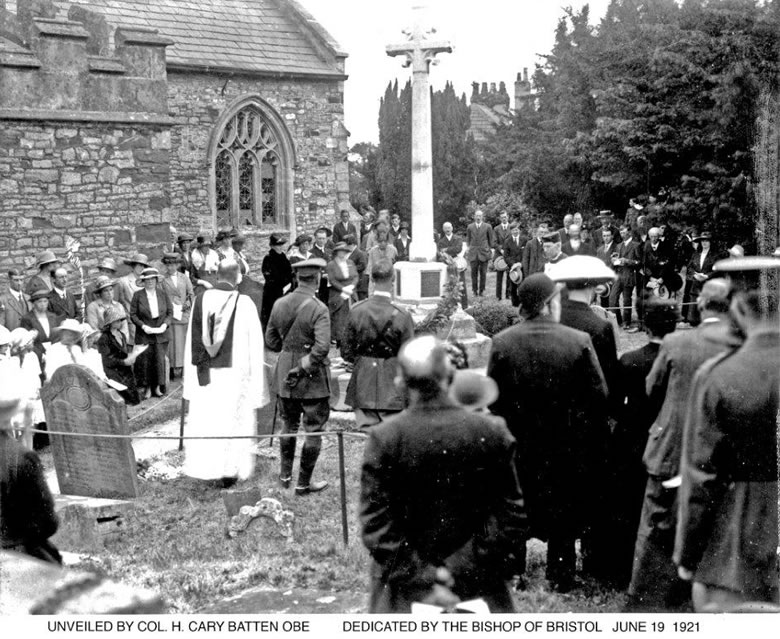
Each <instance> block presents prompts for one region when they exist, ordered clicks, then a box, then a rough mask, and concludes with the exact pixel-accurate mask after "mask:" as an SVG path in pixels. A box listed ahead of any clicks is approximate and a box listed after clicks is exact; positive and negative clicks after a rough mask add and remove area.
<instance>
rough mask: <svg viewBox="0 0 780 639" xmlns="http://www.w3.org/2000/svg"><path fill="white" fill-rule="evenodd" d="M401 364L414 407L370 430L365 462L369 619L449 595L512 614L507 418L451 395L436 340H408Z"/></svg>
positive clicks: (513, 485) (516, 520)
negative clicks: (466, 404)
mask: <svg viewBox="0 0 780 639" xmlns="http://www.w3.org/2000/svg"><path fill="white" fill-rule="evenodd" d="M398 363H399V366H398V374H397V376H396V378H395V385H396V387H397V389H398V392H399V393H400V394H402V395H404V396H406V397H408V400H409V406H408V408H407V409H406V410H404V411H403V412H401V413H399V414H398V415H396V416H394V417H391V418H390V419H388V420H387V421H384V422H382V423H381V424H377V425H376V426H374V427H372V428H370V429H369V431H368V435H369V438H368V442H367V443H366V447H365V452H364V456H363V468H362V474H361V490H360V522H361V524H362V534H363V543H364V544H365V546H366V548H367V549H368V552H369V553H370V554H371V557H372V559H373V564H372V566H371V576H370V583H371V586H370V587H371V594H370V601H369V612H371V613H375V614H387V613H409V612H411V609H412V604H414V603H415V602H424V603H425V602H427V601H430V600H431V599H433V600H434V601H436V599H437V598H438V599H443V598H444V596H445V595H446V596H447V598H448V599H449V601H451V602H456V601H458V599H462V600H469V599H474V598H477V597H481V598H482V599H483V600H484V602H485V603H486V604H487V606H488V608H489V610H490V612H491V613H511V612H515V605H514V601H513V598H512V593H511V591H510V588H509V581H510V579H511V578H512V575H513V574H514V572H515V566H516V561H515V557H514V556H513V552H514V551H515V549H516V543H517V540H518V539H523V538H525V533H526V517H525V512H524V507H523V494H522V492H521V490H520V486H519V485H518V481H517V474H516V470H515V465H514V454H515V440H514V438H513V437H512V436H511V435H510V433H509V431H508V430H507V427H506V424H505V422H504V420H503V419H496V418H494V417H487V416H485V415H481V414H479V413H476V412H473V411H469V410H467V409H466V408H463V407H461V406H458V405H457V404H455V403H454V402H453V401H452V400H451V399H450V398H449V397H448V391H449V389H450V385H451V383H452V378H453V374H454V370H453V368H452V364H451V363H450V360H449V357H448V354H447V350H446V348H445V345H444V344H443V343H442V342H441V341H439V340H437V339H436V338H435V337H433V336H430V335H427V336H423V337H418V338H416V339H413V340H411V341H409V342H407V343H406V344H405V345H404V346H403V347H402V349H401V351H400V353H399V357H398ZM437 595H440V596H439V597H437Z"/></svg>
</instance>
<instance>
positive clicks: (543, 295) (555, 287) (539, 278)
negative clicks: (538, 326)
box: [517, 273, 561, 317]
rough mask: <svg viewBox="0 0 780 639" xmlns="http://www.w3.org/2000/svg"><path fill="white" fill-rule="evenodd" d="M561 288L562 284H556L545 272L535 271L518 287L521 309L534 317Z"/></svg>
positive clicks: (528, 315) (525, 313)
mask: <svg viewBox="0 0 780 639" xmlns="http://www.w3.org/2000/svg"><path fill="white" fill-rule="evenodd" d="M560 290H561V287H560V284H556V283H555V282H553V281H552V280H551V279H550V278H549V277H547V276H546V275H545V274H544V273H534V274H532V275H529V276H528V277H526V278H525V279H524V280H523V282H522V284H520V286H519V287H518V289H517V297H518V298H519V299H520V309H521V310H522V311H523V314H524V315H526V316H527V317H533V316H535V315H536V314H538V313H539V311H540V310H542V308H543V307H544V305H545V304H547V302H549V301H550V300H551V299H552V298H553V297H555V295H556V293H558V292H559V291H560Z"/></svg>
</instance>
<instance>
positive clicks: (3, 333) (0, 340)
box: [0, 324, 11, 346]
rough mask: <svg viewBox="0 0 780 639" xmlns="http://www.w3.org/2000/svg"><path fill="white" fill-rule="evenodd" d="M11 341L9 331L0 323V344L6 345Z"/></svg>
mask: <svg viewBox="0 0 780 639" xmlns="http://www.w3.org/2000/svg"><path fill="white" fill-rule="evenodd" d="M10 343H11V331H9V330H8V329H7V328H6V327H5V326H3V325H2V324H0V346H8V345H9V344H10Z"/></svg>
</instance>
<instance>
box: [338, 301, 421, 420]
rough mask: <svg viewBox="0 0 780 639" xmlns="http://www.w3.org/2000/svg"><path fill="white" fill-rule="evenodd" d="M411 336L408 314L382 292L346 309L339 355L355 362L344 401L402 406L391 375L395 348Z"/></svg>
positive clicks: (366, 405)
mask: <svg viewBox="0 0 780 639" xmlns="http://www.w3.org/2000/svg"><path fill="white" fill-rule="evenodd" d="M412 337H414V322H413V321H412V316H411V315H410V314H409V312H408V311H407V310H405V309H403V308H401V307H400V306H396V305H395V304H393V303H392V301H391V300H390V298H388V297H385V296H384V295H373V296H371V297H370V298H368V299H367V300H363V301H362V302H358V303H357V304H355V305H354V306H353V307H352V308H351V309H350V311H349V317H348V318H347V327H346V331H345V332H344V339H343V341H342V344H341V356H342V357H343V358H344V360H345V361H347V362H351V363H353V364H355V368H354V370H353V371H352V377H351V378H350V380H349V384H348V385H347V395H346V402H347V404H348V405H350V406H352V407H353V408H363V409H371V410H402V409H403V408H404V398H403V397H401V395H400V394H399V393H398V390H397V389H396V387H395V384H394V383H393V379H394V378H395V376H396V373H397V368H398V359H397V355H398V351H399V350H400V349H401V346H402V345H403V344H404V342H406V341H408V340H410V339H411V338H412Z"/></svg>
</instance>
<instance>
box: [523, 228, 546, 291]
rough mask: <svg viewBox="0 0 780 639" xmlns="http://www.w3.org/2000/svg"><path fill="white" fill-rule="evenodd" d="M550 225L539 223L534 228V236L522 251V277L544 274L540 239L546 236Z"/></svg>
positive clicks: (542, 250)
mask: <svg viewBox="0 0 780 639" xmlns="http://www.w3.org/2000/svg"><path fill="white" fill-rule="evenodd" d="M549 229H550V225H549V224H548V223H547V222H539V224H537V226H536V236H535V237H534V238H533V239H530V240H528V242H526V244H525V249H523V275H524V276H525V277H528V276H529V275H533V274H534V273H543V272H544V262H545V260H544V245H543V241H542V238H543V237H544V236H545V235H547V234H548V232H549Z"/></svg>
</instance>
